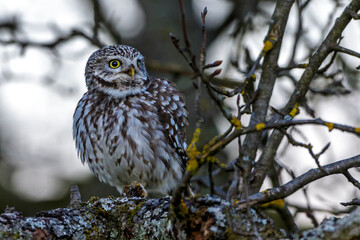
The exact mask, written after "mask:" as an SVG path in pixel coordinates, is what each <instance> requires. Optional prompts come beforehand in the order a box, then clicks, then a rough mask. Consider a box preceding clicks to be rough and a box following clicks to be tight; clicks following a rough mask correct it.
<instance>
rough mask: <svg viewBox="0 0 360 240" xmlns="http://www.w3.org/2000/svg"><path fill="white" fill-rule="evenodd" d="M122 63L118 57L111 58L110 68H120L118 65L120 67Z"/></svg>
mask: <svg viewBox="0 0 360 240" xmlns="http://www.w3.org/2000/svg"><path fill="white" fill-rule="evenodd" d="M120 65H121V63H120V61H119V60H117V59H114V60H111V61H110V62H109V66H110V68H118V67H120Z"/></svg>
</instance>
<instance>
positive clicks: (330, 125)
mask: <svg viewBox="0 0 360 240" xmlns="http://www.w3.org/2000/svg"><path fill="white" fill-rule="evenodd" d="M325 126H327V127H328V128H329V131H331V130H333V129H334V124H333V123H331V122H326V123H325Z"/></svg>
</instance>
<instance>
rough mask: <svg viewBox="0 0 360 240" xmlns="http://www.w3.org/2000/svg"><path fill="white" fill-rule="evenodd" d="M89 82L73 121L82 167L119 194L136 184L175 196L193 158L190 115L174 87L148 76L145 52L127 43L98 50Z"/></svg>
mask: <svg viewBox="0 0 360 240" xmlns="http://www.w3.org/2000/svg"><path fill="white" fill-rule="evenodd" d="M85 79H86V86H87V92H86V93H85V94H84V95H83V96H82V98H81V99H80V101H79V103H78V105H77V107H76V110H75V113H74V119H73V138H74V140H75V145H76V149H77V153H78V156H79V157H80V159H81V161H82V163H83V164H84V163H87V165H88V166H89V168H90V170H91V171H92V172H93V173H94V174H95V175H96V176H97V177H98V178H99V179H100V180H101V181H102V182H105V183H108V184H110V185H112V186H115V187H116V188H117V190H118V191H119V192H120V193H122V192H123V187H124V186H128V185H131V184H134V183H140V184H141V185H142V186H143V187H144V188H145V189H146V191H147V192H149V193H151V192H154V193H157V194H161V195H166V194H169V193H171V192H172V190H174V188H175V187H176V186H177V183H178V182H179V180H180V179H181V177H182V175H183V173H184V169H185V167H186V164H187V159H188V156H187V154H186V150H185V149H186V143H185V127H186V125H187V124H188V121H187V111H186V109H185V104H184V99H183V96H182V94H181V93H180V92H179V91H178V90H177V89H176V86H175V84H174V83H173V82H171V81H169V80H166V79H161V78H156V77H152V76H149V75H148V73H147V71H146V68H145V62H144V57H143V56H142V55H141V53H140V52H139V51H138V50H136V49H135V48H132V47H129V46H125V45H113V46H106V47H104V48H101V49H99V50H97V51H95V52H94V53H93V54H92V55H91V56H90V58H89V59H88V62H87V64H86V68H85Z"/></svg>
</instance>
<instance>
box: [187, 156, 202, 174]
mask: <svg viewBox="0 0 360 240" xmlns="http://www.w3.org/2000/svg"><path fill="white" fill-rule="evenodd" d="M196 155H197V154H196ZM196 155H195V156H196ZM198 168H199V163H198V160H197V159H196V157H190V155H189V161H188V165H187V167H186V171H188V172H192V173H195V172H196V171H197V169H198Z"/></svg>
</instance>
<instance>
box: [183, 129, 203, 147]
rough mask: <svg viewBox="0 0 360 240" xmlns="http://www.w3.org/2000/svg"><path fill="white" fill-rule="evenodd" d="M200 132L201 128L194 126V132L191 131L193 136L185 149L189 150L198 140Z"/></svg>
mask: <svg viewBox="0 0 360 240" xmlns="http://www.w3.org/2000/svg"><path fill="white" fill-rule="evenodd" d="M200 133H201V128H196V129H195V131H194V133H193V138H192V140H191V143H190V145H189V146H188V148H187V149H186V151H191V149H192V148H193V146H195V144H196V143H197V142H198V141H199V138H200Z"/></svg>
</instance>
